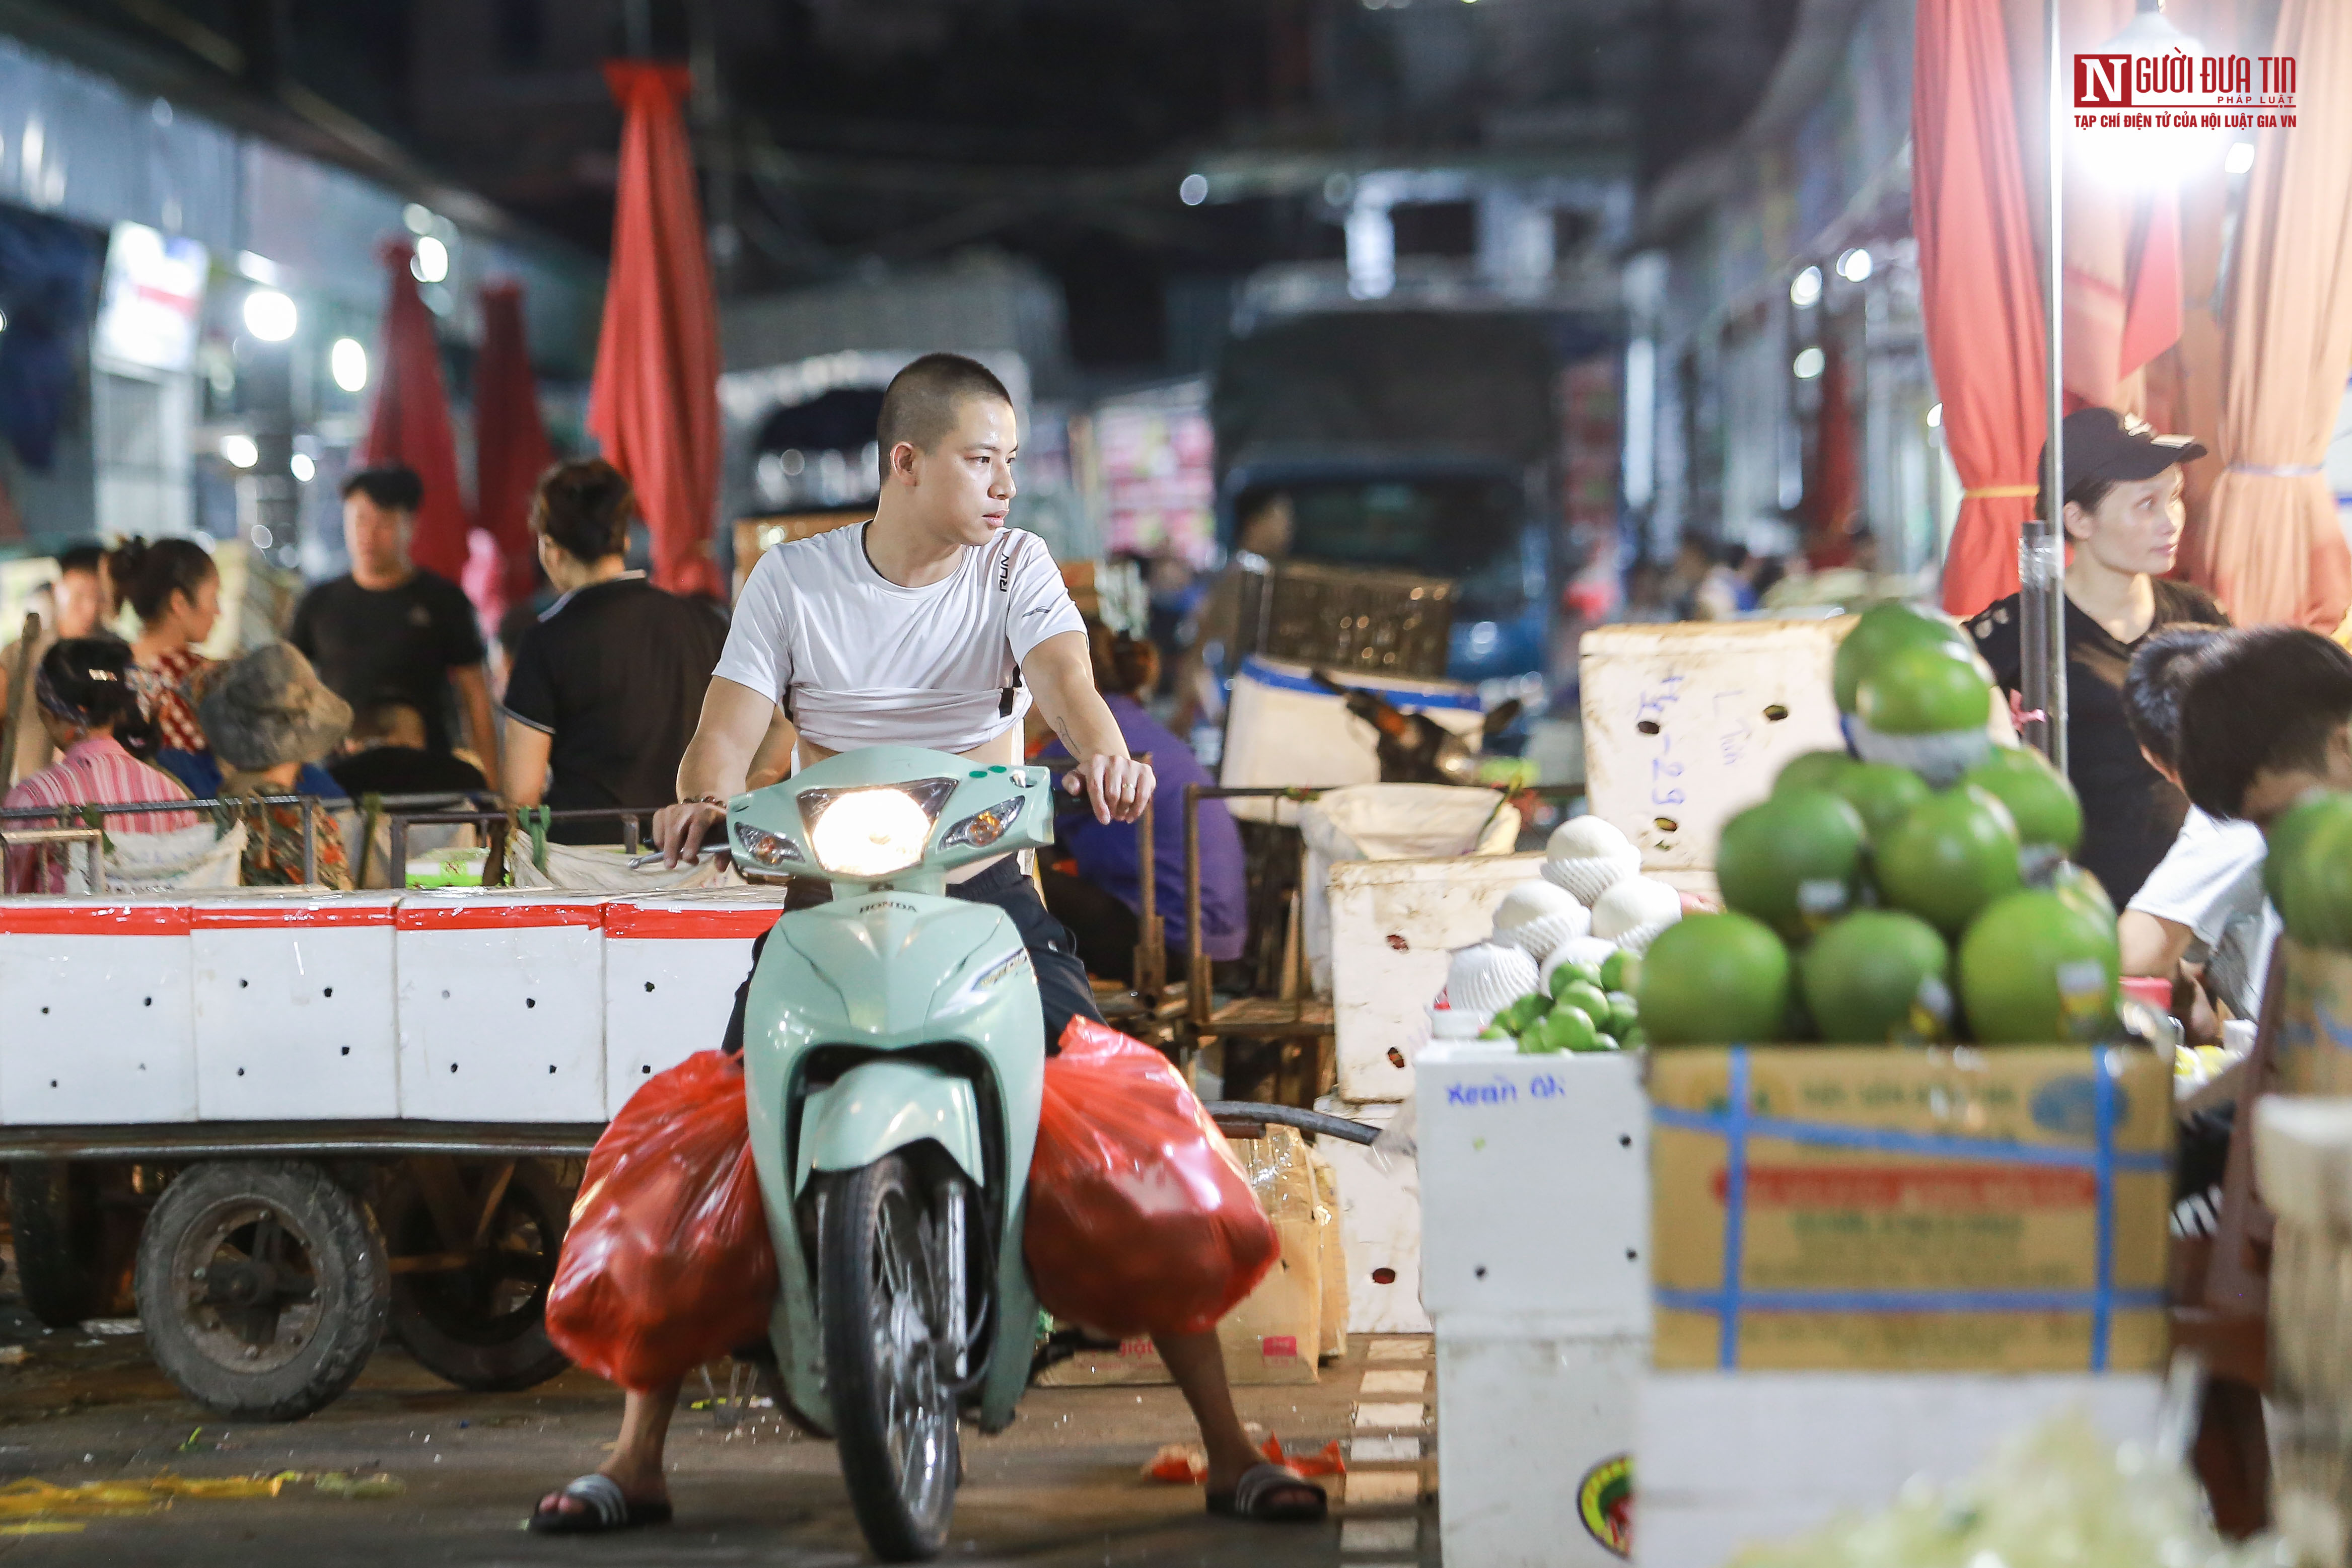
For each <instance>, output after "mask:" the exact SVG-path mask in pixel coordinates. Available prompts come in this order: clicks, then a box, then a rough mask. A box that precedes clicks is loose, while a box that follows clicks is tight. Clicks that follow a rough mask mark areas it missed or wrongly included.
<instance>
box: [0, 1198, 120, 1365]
mask: <svg viewBox="0 0 2352 1568" xmlns="http://www.w3.org/2000/svg"><path fill="white" fill-rule="evenodd" d="M96 1195H97V1194H96V1192H95V1190H94V1184H93V1183H92V1182H91V1179H90V1173H89V1172H87V1171H77V1170H76V1169H75V1168H74V1166H73V1164H72V1163H70V1162H69V1161H65V1160H12V1161H10V1162H9V1163H8V1222H9V1226H10V1227H11V1228H12V1230H13V1231H14V1232H15V1235H16V1283H17V1284H18V1286H19V1287H21V1288H22V1289H23V1290H24V1294H25V1306H26V1310H28V1311H30V1312H31V1313H32V1314H33V1316H35V1317H37V1318H38V1319H40V1320H41V1321H42V1322H44V1323H47V1325H48V1326H49V1327H50V1328H53V1329H70V1328H73V1327H75V1326H77V1325H78V1324H79V1323H81V1322H83V1321H86V1320H88V1319H90V1318H95V1317H97V1316H99V1315H100V1313H99V1294H98V1293H99V1284H98V1270H97V1268H95V1267H94V1264H95V1261H96V1260H95V1259H94V1258H92V1257H91V1252H92V1250H93V1248H94V1246H95V1243H96V1240H97V1237H98V1224H97V1218H96V1216H97V1204H96V1202H95V1201H94V1200H95V1198H96Z"/></svg>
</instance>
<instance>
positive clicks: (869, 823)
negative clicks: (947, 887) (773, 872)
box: [799, 779, 955, 877]
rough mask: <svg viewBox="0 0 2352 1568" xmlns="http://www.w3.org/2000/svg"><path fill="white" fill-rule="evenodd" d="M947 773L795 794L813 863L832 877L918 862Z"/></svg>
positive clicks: (945, 790) (944, 793)
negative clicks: (941, 776)
mask: <svg viewBox="0 0 2352 1568" xmlns="http://www.w3.org/2000/svg"><path fill="white" fill-rule="evenodd" d="M954 793H955V781H954V780H953V779H917V780H915V781H914V782H913V783H911V784H880V785H874V786H869V787H866V788H863V789H845V790H825V789H813V790H809V791H806V792H804V793H803V795H801V796H800V801H799V805H800V808H801V820H802V821H803V822H804V823H806V824H807V825H808V836H809V847H810V848H811V849H813V850H814V851H815V853H816V863H817V864H818V865H819V866H821V867H823V868H824V869H825V870H826V871H829V872H831V873H832V874H833V875H835V876H836V877H887V876H889V875H890V874H891V873H892V872H894V871H904V870H906V869H907V868H908V867H910V866H914V865H917V864H919V863H920V862H921V860H922V858H923V848H924V846H925V845H926V844H927V843H928V842H929V839H930V837H931V824H932V822H933V821H934V820H935V819H936V818H937V817H938V816H939V810H940V806H942V805H945V804H947V798H948V796H949V795H952V794H954Z"/></svg>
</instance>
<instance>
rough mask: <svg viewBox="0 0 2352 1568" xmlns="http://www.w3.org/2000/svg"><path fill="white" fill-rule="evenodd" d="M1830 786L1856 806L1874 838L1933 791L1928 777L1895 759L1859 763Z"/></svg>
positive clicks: (1855, 810) (1863, 824) (1898, 820)
mask: <svg viewBox="0 0 2352 1568" xmlns="http://www.w3.org/2000/svg"><path fill="white" fill-rule="evenodd" d="M1831 787H1832V789H1834V790H1835V791H1836V792H1837V793H1838V794H1839V795H1841V796H1843V798H1844V800H1845V803H1846V804H1847V805H1850V806H1852V807H1853V809H1854V812H1855V814H1856V815H1857V816H1860V817H1861V818H1862V826H1863V827H1864V830H1866V831H1867V832H1868V833H1869V835H1870V837H1872V839H1874V840H1875V839H1877V838H1878V837H1880V836H1881V835H1883V834H1885V832H1886V830H1887V829H1889V828H1891V827H1893V826H1895V824H1896V823H1898V822H1900V821H1902V820H1903V817H1904V814H1905V813H1906V812H1908V811H1909V810H1910V809H1911V808H1912V807H1913V806H1915V805H1918V804H1919V803H1920V802H1921V801H1923V800H1925V799H1927V796H1928V795H1930V794H1932V793H1933V792H1932V791H1931V790H1929V789H1928V787H1927V780H1926V779H1923V778H1921V777H1920V776H1919V775H1918V774H1917V773H1913V772H1912V771H1911V770H1910V769H1909V768H1898V767H1896V766H1895V764H1894V763H1854V764H1853V767H1851V768H1848V769H1847V770H1846V771H1845V773H1843V775H1841V776H1840V777H1839V779H1838V781H1837V783H1836V784H1832V786H1831Z"/></svg>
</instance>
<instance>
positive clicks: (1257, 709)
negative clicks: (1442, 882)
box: [1161, 656, 1486, 893]
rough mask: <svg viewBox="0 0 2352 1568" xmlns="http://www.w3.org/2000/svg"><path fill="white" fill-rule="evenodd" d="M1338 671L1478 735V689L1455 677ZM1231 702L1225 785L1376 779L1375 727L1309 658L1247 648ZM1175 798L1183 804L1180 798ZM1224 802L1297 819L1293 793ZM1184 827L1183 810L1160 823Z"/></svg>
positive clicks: (1242, 811)
mask: <svg viewBox="0 0 2352 1568" xmlns="http://www.w3.org/2000/svg"><path fill="white" fill-rule="evenodd" d="M1341 679H1344V680H1346V681H1347V683H1348V684H1349V685H1352V686H1355V687H1358V688H1360V689H1363V690H1366V691H1376V692H1378V693H1380V695H1381V697H1382V698H1383V699H1385V700H1387V701H1388V702H1389V704H1390V705H1391V706H1392V707H1394V708H1396V709H1397V710H1399V711H1401V712H1405V713H1426V714H1428V715H1429V716H1430V717H1431V718H1432V719H1433V720H1435V721H1437V722H1438V723H1440V724H1443V725H1444V726H1445V728H1447V729H1449V730H1451V731H1454V732H1455V733H1456V734H1462V735H1475V734H1476V733H1477V731H1479V730H1480V728H1481V727H1483V726H1484V724H1485V723H1486V712H1485V710H1484V707H1483V705H1482V704H1481V703H1480V701H1479V700H1478V689H1477V688H1476V687H1475V686H1471V685H1466V684H1465V683H1464V682H1461V681H1458V680H1402V679H1393V678H1388V679H1362V680H1359V679H1354V678H1353V677H1352V676H1343V677H1341ZM1228 702H1229V705H1228V707H1227V709H1226V714H1225V751H1224V756H1223V760H1222V761H1221V762H1220V763H1219V764H1218V769H1217V782H1218V783H1219V784H1223V785H1224V786H1225V787H1226V788H1228V789H1239V788H1244V787H1248V788H1256V787H1260V786H1264V785H1269V784H1297V785H1301V786H1304V787H1307V788H1317V789H1320V788H1328V787H1329V786H1331V785H1334V784H1378V783H1380V780H1381V758H1380V749H1379V731H1376V730H1374V729H1373V728H1372V727H1371V726H1370V724H1368V723H1366V722H1365V721H1363V720H1361V719H1359V718H1357V717H1356V716H1355V715H1354V714H1353V713H1350V712H1349V711H1348V703H1347V699H1345V698H1343V697H1340V696H1338V695H1337V694H1335V693H1333V692H1329V691H1326V690H1323V689H1321V688H1320V687H1318V686H1317V685H1316V684H1315V682H1314V678H1313V672H1312V671H1311V670H1309V669H1308V668H1307V666H1305V665H1303V664H1286V663H1284V662H1282V661H1280V660H1278V659H1269V658H1257V657H1255V656H1252V657H1251V658H1247V659H1245V660H1244V661H1243V663H1242V668H1241V672H1240V673H1239V674H1237V675H1236V676H1234V681H1233V685H1232V688H1231V694H1230V697H1229V699H1228ZM1176 805H1177V807H1178V808H1179V809H1180V810H1181V806H1182V805H1183V803H1182V802H1181V800H1180V801H1178V802H1177V803H1176ZM1225 805H1226V808H1227V809H1228V810H1230V811H1231V812H1232V813H1233V814H1234V816H1240V817H1247V818H1250V819H1251V820H1254V821H1258V822H1284V823H1291V822H1296V821H1297V820H1298V806H1297V802H1295V801H1286V800H1229V801H1227V802H1226V803H1225ZM1183 830H1184V826H1183V819H1182V818H1181V816H1178V817H1176V818H1175V820H1174V821H1173V823H1172V824H1171V825H1170V826H1167V827H1164V828H1162V829H1161V831H1163V832H1174V833H1180V834H1181V832H1183ZM1179 891H1180V893H1181V889H1179Z"/></svg>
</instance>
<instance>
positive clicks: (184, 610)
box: [107, 538, 220, 752]
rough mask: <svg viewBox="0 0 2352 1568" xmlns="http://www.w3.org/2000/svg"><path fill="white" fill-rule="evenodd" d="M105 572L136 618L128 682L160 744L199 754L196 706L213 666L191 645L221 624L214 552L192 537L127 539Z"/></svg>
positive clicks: (201, 743)
mask: <svg viewBox="0 0 2352 1568" xmlns="http://www.w3.org/2000/svg"><path fill="white" fill-rule="evenodd" d="M107 574H108V575H109V576H110V577H111V578H112V579H113V582H114V591H115V595H116V596H117V597H118V598H120V599H121V601H122V603H124V604H126V605H130V606H131V614H133V615H135V616H138V617H139V635H138V636H137V637H134V638H132V639H131V652H132V654H133V655H135V656H136V657H137V659H138V664H137V668H135V669H134V671H133V672H132V676H131V681H132V684H133V686H134V687H136V688H137V689H138V692H139V700H140V702H141V704H142V706H143V707H144V708H145V710H146V712H147V717H148V718H149V719H150V720H152V721H153V722H154V725H155V732H156V734H157V736H158V738H159V742H160V743H161V745H162V746H163V749H165V750H167V751H173V752H201V751H203V750H204V749H205V727H204V724H203V723H202V721H199V720H198V719H197V718H196V702H197V700H198V699H200V698H201V697H202V696H203V695H204V685H205V679H207V678H208V672H209V670H210V668H211V665H212V660H210V659H208V658H205V656H204V655H203V654H201V653H198V652H197V651H196V645H197V644H199V643H201V642H203V641H204V640H205V638H206V637H210V636H212V635H213V626H214V623H215V622H216V621H218V620H219V619H220V568H219V567H217V566H215V565H214V564H213V558H212V552H209V551H207V550H206V549H205V547H204V546H203V545H201V544H199V543H197V542H195V541H194V540H193V539H178V538H169V539H158V540H154V541H152V542H150V541H148V540H144V539H126V540H124V541H123V542H121V544H120V545H118V546H116V547H115V550H114V552H113V553H112V554H111V555H110V556H108V557H107Z"/></svg>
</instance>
